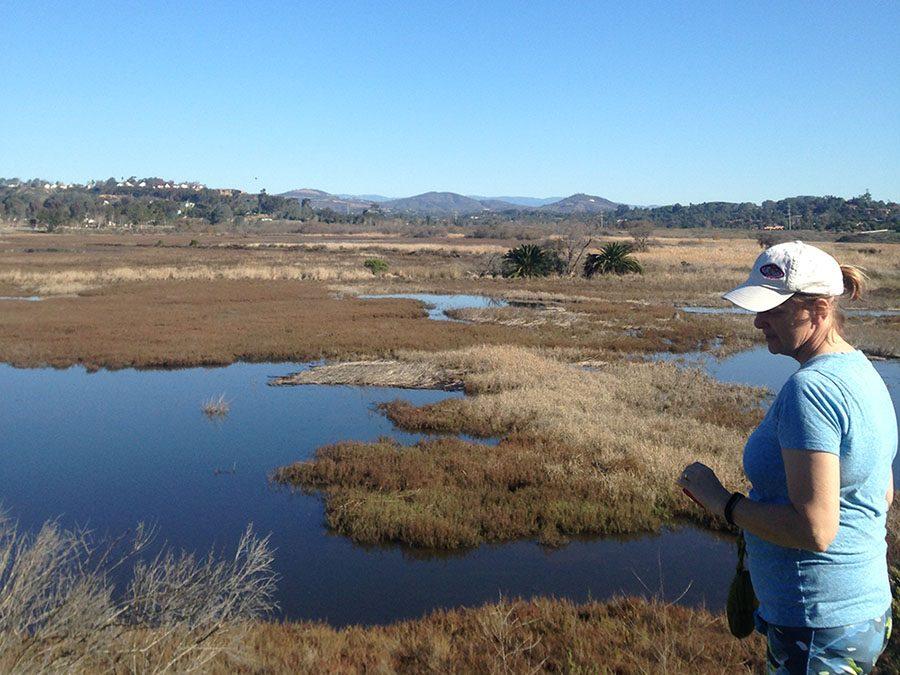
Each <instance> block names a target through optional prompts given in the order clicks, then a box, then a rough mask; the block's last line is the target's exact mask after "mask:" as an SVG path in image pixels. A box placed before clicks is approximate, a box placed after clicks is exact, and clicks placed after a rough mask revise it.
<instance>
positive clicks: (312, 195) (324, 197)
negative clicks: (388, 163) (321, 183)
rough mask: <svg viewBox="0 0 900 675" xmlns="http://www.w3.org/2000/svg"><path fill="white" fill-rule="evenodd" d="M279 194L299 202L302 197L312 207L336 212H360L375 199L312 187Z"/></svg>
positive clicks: (368, 206) (369, 206)
mask: <svg viewBox="0 0 900 675" xmlns="http://www.w3.org/2000/svg"><path fill="white" fill-rule="evenodd" d="M280 196H281V197H288V198H291V199H296V200H297V201H301V202H302V201H303V200H304V199H308V200H309V205H310V206H311V207H312V208H314V209H331V210H332V211H337V212H338V213H361V212H362V211H365V210H366V209H368V208H371V206H372V203H373V202H375V201H376V200H374V199H366V198H365V195H363V196H358V197H357V196H354V195H333V194H331V193H329V192H324V191H323V190H314V189H312V188H301V189H299V190H290V191H288V192H282V193H281V195H280Z"/></svg>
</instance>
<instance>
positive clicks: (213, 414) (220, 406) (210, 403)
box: [200, 394, 231, 419]
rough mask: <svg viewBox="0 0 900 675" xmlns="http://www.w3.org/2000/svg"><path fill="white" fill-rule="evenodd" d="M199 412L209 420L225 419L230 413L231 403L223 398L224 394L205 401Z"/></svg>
mask: <svg viewBox="0 0 900 675" xmlns="http://www.w3.org/2000/svg"><path fill="white" fill-rule="evenodd" d="M200 410H201V411H203V414H204V415H206V416H207V417H208V418H210V419H216V418H222V417H227V416H228V413H229V412H231V401H229V400H228V399H226V398H225V394H219V396H218V397H212V398H208V399H206V400H205V401H204V402H203V405H201V406H200Z"/></svg>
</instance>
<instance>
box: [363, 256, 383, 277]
mask: <svg viewBox="0 0 900 675" xmlns="http://www.w3.org/2000/svg"><path fill="white" fill-rule="evenodd" d="M363 267H365V268H366V269H367V270H369V271H370V272H371V273H372V274H384V273H385V272H387V270H388V264H387V263H386V262H385V261H384V260H382V259H381V258H369V259H368V260H366V261H365V262H364V263H363Z"/></svg>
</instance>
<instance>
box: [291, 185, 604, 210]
mask: <svg viewBox="0 0 900 675" xmlns="http://www.w3.org/2000/svg"><path fill="white" fill-rule="evenodd" d="M280 196H282V197H288V198H291V199H296V200H298V201H303V200H304V199H308V200H309V203H310V206H311V207H312V208H314V209H331V210H333V211H337V212H338V213H361V212H362V211H365V210H366V209H369V208H371V207H372V204H378V206H379V208H380V209H381V210H382V211H384V212H385V213H398V214H399V213H408V214H415V215H418V216H467V215H475V214H479V213H485V212H498V213H499V212H503V211H510V210H520V211H532V210H538V211H543V212H547V213H559V214H582V213H599V212H601V211H614V210H615V209H616V208H617V207H618V206H619V205H618V204H617V203H616V202H613V201H610V200H608V199H604V198H603V197H597V196H595V195H587V194H582V193H579V194H574V195H572V196H571V197H565V198H563V199H560V198H552V197H551V198H543V199H542V198H538V197H467V196H465V195H461V194H457V193H456V192H425V193H424V194H420V195H415V196H413V197H404V198H402V199H389V198H387V197H384V196H382V195H350V194H338V195H335V194H331V193H329V192H325V191H323V190H315V189H312V188H302V189H298V190H290V191H288V192H284V193H282V194H281V195H280Z"/></svg>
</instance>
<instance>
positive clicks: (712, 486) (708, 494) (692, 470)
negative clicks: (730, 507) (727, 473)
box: [678, 462, 731, 516]
mask: <svg viewBox="0 0 900 675" xmlns="http://www.w3.org/2000/svg"><path fill="white" fill-rule="evenodd" d="M678 484H679V485H680V486H681V487H682V488H683V489H684V490H685V492H687V493H688V496H690V497H693V499H694V501H696V502H698V503H699V504H700V506H702V507H703V508H705V509H706V510H707V511H710V512H712V513H714V514H716V515H719V516H721V515H722V514H723V513H724V512H725V504H726V503H727V502H728V498H729V497H731V493H730V492H729V491H728V490H726V489H725V487H724V486H723V485H722V482H721V481H720V480H719V478H718V477H717V476H716V472H715V471H713V470H712V469H710V468H709V467H708V466H706V464H701V463H700V462H694V463H693V464H688V465H687V466H686V467H684V471H682V472H681V475H680V476H679V477H678Z"/></svg>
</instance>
